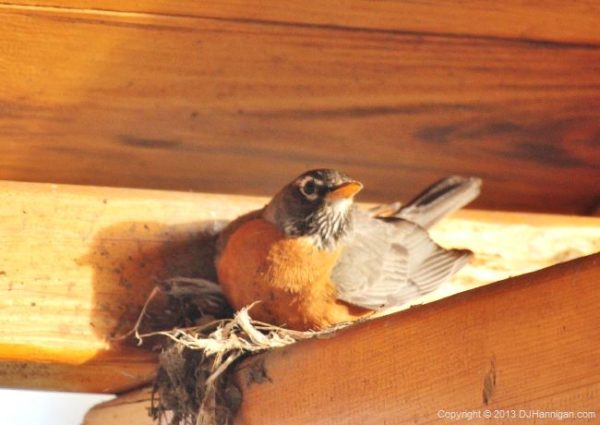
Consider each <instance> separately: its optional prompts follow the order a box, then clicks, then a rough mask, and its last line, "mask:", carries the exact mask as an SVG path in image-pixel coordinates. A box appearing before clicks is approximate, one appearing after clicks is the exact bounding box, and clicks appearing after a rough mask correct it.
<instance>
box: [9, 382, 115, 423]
mask: <svg viewBox="0 0 600 425" xmlns="http://www.w3.org/2000/svg"><path fill="white" fill-rule="evenodd" d="M113 397H114V396H112V395H106V394H81V393H59V392H49V391H26V390H6V389H0V412H2V417H1V418H0V423H1V424H3V425H4V424H6V425H80V424H81V423H82V422H83V416H84V415H85V414H86V412H87V411H88V409H89V408H90V407H92V406H94V405H95V404H98V403H101V402H103V401H106V400H110V399H111V398H113Z"/></svg>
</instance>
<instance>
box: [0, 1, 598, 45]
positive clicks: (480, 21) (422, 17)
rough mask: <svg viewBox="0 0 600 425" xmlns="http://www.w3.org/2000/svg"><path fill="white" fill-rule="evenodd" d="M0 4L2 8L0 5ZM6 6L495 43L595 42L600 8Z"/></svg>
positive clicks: (513, 4) (578, 4) (586, 4)
mask: <svg viewBox="0 0 600 425" xmlns="http://www.w3.org/2000/svg"><path fill="white" fill-rule="evenodd" d="M2 3H4V2H0V5H1V4H2ZM6 3H7V4H10V5H11V6H12V5H29V6H33V7H36V8H40V7H43V6H50V7H59V8H67V9H77V8H79V9H87V10H89V11H106V12H110V11H114V12H135V13H147V14H161V15H180V16H195V17H202V18H217V19H228V20H241V21H257V22H270V23H281V24H283V25H289V24H296V25H314V26H317V25H320V26H333V27H339V28H345V29H370V30H375V31H382V32H414V33H427V34H442V35H456V36H465V35H468V36H476V37H499V38H509V39H519V40H529V41H552V42H559V43H560V42H563V43H565V42H566V43H584V44H586V43H596V44H597V43H599V42H600V34H598V31H597V29H598V25H597V24H598V16H599V15H600V7H599V6H598V3H597V2H595V1H590V0H576V1H571V2H569V3H565V2H563V1H559V0H553V1H545V2H544V3H543V4H542V3H535V2H523V1H519V0H503V1H502V2H497V3H495V4H494V5H493V6H492V5H491V4H490V3H489V2H486V1H482V0H461V1H451V0H441V1H436V2H435V4H431V3H427V2H414V1H412V2H409V1H402V2H399V1H394V2H373V1H365V0H337V1H335V2H334V1H329V2H327V1H319V0H305V1H302V2H293V1H285V0H284V1H281V0H279V1H277V0H251V1H242V0H230V1H227V2H224V1H218V0H206V1H202V2H198V1H194V0H180V1H177V2H164V1H160V0H144V1H122V0H121V1H119V0H100V1H98V0H75V1H74V0H14V1H10V2H6Z"/></svg>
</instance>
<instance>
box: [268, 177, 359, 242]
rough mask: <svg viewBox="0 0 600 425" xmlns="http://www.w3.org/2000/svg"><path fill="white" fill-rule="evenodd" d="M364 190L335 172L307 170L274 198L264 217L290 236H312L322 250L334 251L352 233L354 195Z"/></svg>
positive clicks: (353, 181)
mask: <svg viewBox="0 0 600 425" xmlns="http://www.w3.org/2000/svg"><path fill="white" fill-rule="evenodd" d="M362 187H363V185H362V184H361V183H360V182H359V181H357V180H354V179H352V178H350V177H348V176H347V175H345V174H343V173H341V172H339V171H336V170H328V169H319V170H311V171H307V172H305V173H303V174H302V175H300V176H299V177H297V178H296V179H294V180H293V181H292V182H290V183H288V184H287V185H286V186H285V187H284V188H283V189H281V191H279V193H277V195H275V196H274V197H273V199H272V200H271V202H269V204H268V205H267V206H266V207H265V211H264V218H265V219H266V220H268V221H270V222H271V223H273V224H275V225H276V226H277V227H278V228H279V229H280V230H281V231H282V232H283V233H284V234H285V235H287V236H290V237H300V236H309V237H311V238H313V242H314V243H315V245H316V246H318V247H319V248H321V249H332V248H334V247H335V245H336V243H337V241H338V240H339V239H340V238H342V237H343V236H344V235H346V234H347V232H348V230H349V227H350V224H351V214H352V203H353V201H354V195H356V194H357V193H358V192H359V191H360V190H361V189H362Z"/></svg>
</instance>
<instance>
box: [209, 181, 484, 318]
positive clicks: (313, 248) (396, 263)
mask: <svg viewBox="0 0 600 425" xmlns="http://www.w3.org/2000/svg"><path fill="white" fill-rule="evenodd" d="M480 183H481V181H480V180H479V179H477V178H464V177H457V176H453V177H449V178H446V179H444V180H441V181H440V182H438V183H436V184H434V185H432V186H431V187H430V188H428V189H426V190H425V191H424V192H422V193H421V194H420V195H418V196H417V197H416V198H415V199H414V200H413V201H412V202H410V203H409V204H407V205H406V206H404V207H402V206H401V205H400V204H399V203H396V204H390V205H384V206H382V207H379V208H377V209H375V210H371V211H366V210H362V209H359V208H357V207H355V206H354V205H353V200H354V196H355V195H356V194H357V193H358V192H359V191H360V190H361V189H362V187H363V185H362V184H361V183H360V182H359V181H357V180H354V179H352V178H350V177H348V176H346V175H345V174H343V173H341V172H339V171H336V170H327V169H320V170H311V171H308V172H306V173H304V174H302V175H301V176H299V177H298V178H296V179H294V180H293V181H292V182H291V183H289V184H287V185H286V186H285V187H284V188H283V189H281V191H279V193H277V194H276V195H275V196H274V197H273V198H272V199H271V201H270V202H269V203H268V204H267V205H266V206H265V207H264V208H262V209H260V210H257V211H252V212H250V213H248V214H245V215H243V216H241V217H239V218H237V219H236V220H234V221H233V222H231V223H230V224H229V225H228V226H227V227H226V228H225V229H223V231H222V232H221V234H220V236H219V240H218V244H217V252H218V254H217V258H216V267H217V274H218V279H219V283H220V284H221V286H222V289H223V292H224V294H225V297H226V298H227V300H228V301H229V302H230V304H231V305H232V306H233V307H234V308H235V309H236V310H237V309H240V308H241V307H244V306H247V305H249V304H251V303H254V302H256V301H259V302H258V303H257V304H256V305H255V307H254V308H253V309H252V312H251V313H252V316H253V318H255V319H257V320H260V321H263V322H268V323H271V324H275V325H279V326H284V327H287V328H290V329H296V330H310V329H312V330H319V329H323V328H326V327H328V326H330V325H333V324H336V323H339V322H345V321H351V320H355V319H357V318H360V317H362V316H364V315H365V314H368V313H370V312H372V311H374V310H377V309H380V308H385V307H391V306H397V305H401V304H404V303H406V302H408V301H410V300H412V299H414V298H415V297H417V296H419V295H422V294H426V293H428V292H431V291H433V290H434V289H436V288H437V287H439V286H440V285H441V284H442V283H444V282H445V281H447V280H448V279H449V278H450V277H451V276H452V275H453V274H454V273H455V272H456V271H458V270H459V269H460V268H461V267H462V266H463V265H464V264H465V263H466V262H467V261H468V259H469V256H470V255H471V253H470V251H467V250H455V249H451V250H447V249H444V248H442V247H440V246H439V245H437V244H436V243H435V242H433V241H432V240H431V238H430V237H429V235H428V233H427V230H426V229H427V228H429V227H430V226H431V225H432V224H434V223H436V222H437V221H439V220H440V219H441V218H442V217H444V216H445V215H446V214H448V213H450V212H452V211H454V210H456V209H458V208H460V207H462V206H463V205H465V204H467V203H468V202H470V201H471V200H472V199H474V198H475V197H476V196H477V195H478V194H479V187H480Z"/></svg>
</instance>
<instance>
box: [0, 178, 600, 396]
mask: <svg viewBox="0 0 600 425" xmlns="http://www.w3.org/2000/svg"><path fill="white" fill-rule="evenodd" d="M264 203H265V199H264V198H249V197H240V196H225V195H208V194H192V193H183V192H160V191H147V190H134V189H110V188H100V187H79V186H61V185H52V184H31V183H15V182H0V245H1V246H2V250H0V294H1V295H2V296H0V386H9V387H21V388H44V389H56V390H74V391H96V392H109V393H112V392H120V391H123V390H125V389H128V388H133V387H136V386H139V385H141V384H143V383H144V382H147V381H148V380H149V379H151V377H152V376H153V373H154V368H155V357H154V355H152V354H151V353H148V352H147V351H143V350H141V351H140V349H138V348H136V347H130V346H122V345H120V344H117V343H115V342H114V341H112V340H111V338H112V337H113V336H115V335H119V334H122V333H124V332H126V331H127V330H129V329H130V328H131V327H132V325H133V323H134V320H135V319H136V318H137V316H138V314H139V311H140V308H141V305H142V303H143V302H144V300H145V299H146V297H147V296H148V294H149V292H150V290H151V288H152V287H153V286H154V284H155V282H156V281H157V280H160V279H164V278H168V277H175V276H178V275H181V276H187V277H193V276H196V277H198V276H204V277H208V278H214V270H213V267H212V254H213V252H212V251H211V244H210V243H208V242H209V241H208V240H207V238H206V231H207V229H208V230H213V231H214V230H215V229H216V228H218V226H219V223H221V222H223V221H226V220H230V219H232V218H234V217H236V216H237V215H239V214H242V213H244V212H247V211H250V210H252V209H255V208H259V207H260V206H262V205H264ZM433 235H434V237H435V238H436V240H438V241H439V242H440V243H442V244H444V245H447V246H448V247H461V248H471V249H473V250H474V251H475V252H476V253H477V256H476V259H475V261H474V263H473V264H472V265H471V266H469V267H467V268H465V269H464V270H463V271H462V272H461V273H460V274H459V275H458V276H457V278H456V280H455V281H454V282H453V283H452V284H451V285H448V286H447V287H445V288H444V290H443V291H440V292H437V293H435V294H432V296H430V297H429V300H432V299H436V298H439V297H441V296H446V295H450V294H453V293H456V292H458V291H464V290H465V289H469V288H473V287H475V286H478V285H481V284H484V283H489V282H492V281H495V280H499V279H502V278H505V277H507V276H510V275H515V274H520V273H525V272H527V271H531V270H536V269H539V268H542V267H546V266H548V265H551V264H555V263H556V262H559V261H564V260H567V259H570V258H575V257H579V256H582V255H586V254H589V253H592V252H596V251H598V250H600V219H597V218H582V217H556V216H544V215H520V214H506V213H504V214H500V213H490V212H476V211H468V212H462V213H460V214H459V215H457V216H456V217H454V218H452V219H448V220H446V221H445V222H442V223H440V224H439V225H438V226H437V227H436V228H435V229H434V232H433ZM515 240H519V241H520V243H519V244H515Z"/></svg>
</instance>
